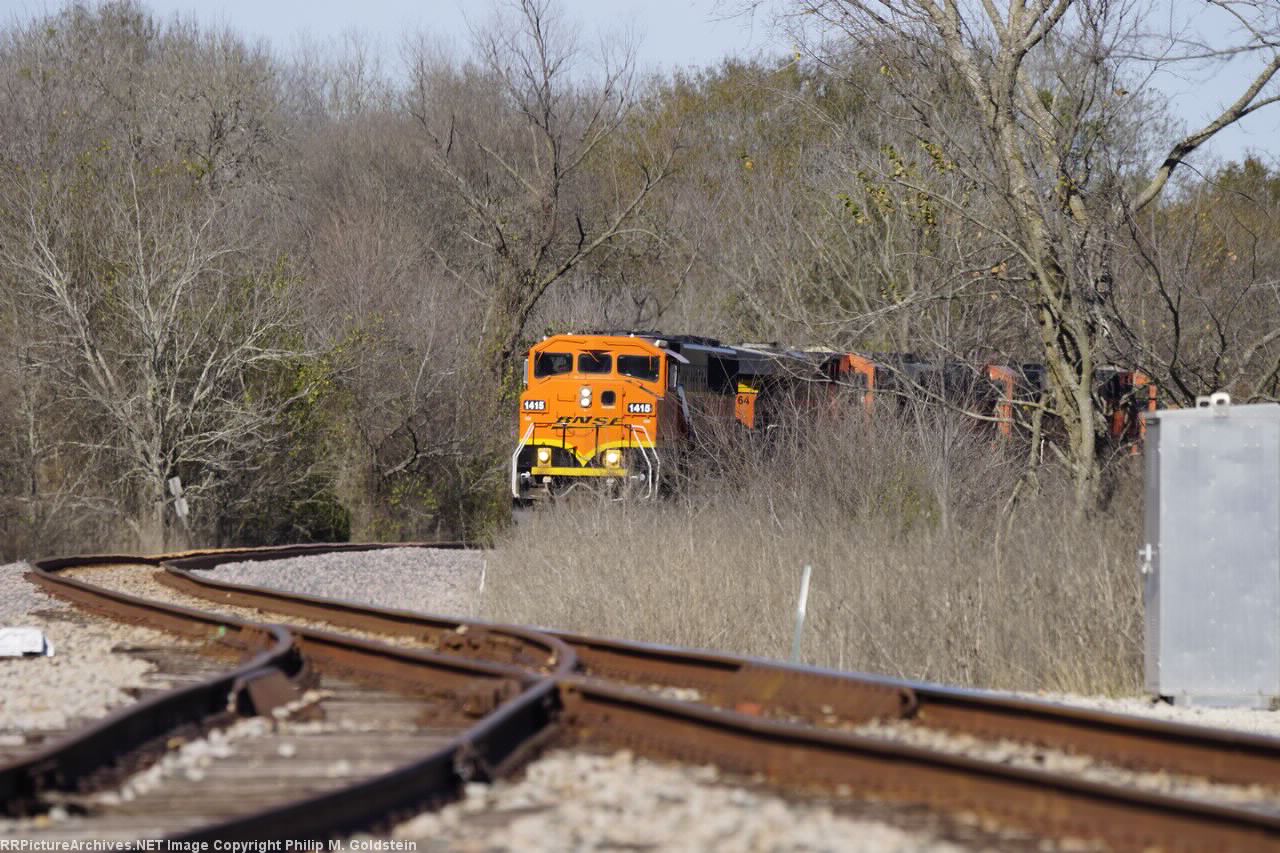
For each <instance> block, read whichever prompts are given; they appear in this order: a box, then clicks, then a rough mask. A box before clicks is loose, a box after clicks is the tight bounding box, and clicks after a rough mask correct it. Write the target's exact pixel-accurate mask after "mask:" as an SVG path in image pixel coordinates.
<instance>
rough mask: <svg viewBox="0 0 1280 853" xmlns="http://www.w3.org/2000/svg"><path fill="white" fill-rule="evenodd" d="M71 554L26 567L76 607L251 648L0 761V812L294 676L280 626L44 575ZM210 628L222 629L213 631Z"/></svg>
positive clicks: (291, 648)
mask: <svg viewBox="0 0 1280 853" xmlns="http://www.w3.org/2000/svg"><path fill="white" fill-rule="evenodd" d="M94 561H95V562H96V563H123V562H131V563H132V562H137V561H138V558H137V557H121V556H107V557H95V558H94ZM77 564H78V561H77V559H76V558H59V559H51V560H44V561H41V562H39V563H37V564H36V565H35V571H34V572H33V573H32V574H33V577H34V578H35V579H36V580H37V582H38V583H39V584H40V585H42V586H45V587H46V588H49V587H50V584H51V583H52V584H53V585H56V586H58V587H59V588H58V590H57V593H58V594H59V595H61V596H62V597H64V598H66V599H68V600H69V601H72V602H74V603H76V604H78V605H80V606H82V607H85V608H89V609H92V610H98V611H110V612H111V613H112V614H113V615H123V616H126V617H130V618H134V619H138V620H141V621H147V622H149V623H151V624H154V625H156V627H161V628H163V629H165V630H169V631H171V632H174V633H178V634H182V635H186V636H196V637H201V638H205V639H212V640H213V641H214V642H215V643H216V644H218V645H220V646H224V647H226V648H227V649H228V650H235V651H237V652H242V653H243V652H255V651H256V654H254V655H253V657H252V658H250V659H249V660H248V661H246V662H244V663H242V664H240V665H239V666H236V667H234V668H232V669H230V670H229V671H227V672H226V673H223V674H221V675H219V676H216V677H214V678H211V679H207V680H205V681H201V682H198V683H195V684H190V685H187V686H184V687H179V688H176V689H173V690H169V691H167V692H164V693H160V694H156V695H154V696H151V697H148V698H146V699H143V700H141V701H140V702H138V703H135V704H134V705H132V706H129V707H126V708H122V709H120V710H117V711H115V712H113V713H110V714H108V715H106V716H105V717H103V718H102V719H100V720H98V721H96V722H94V723H91V724H90V725H88V726H86V727H84V728H82V729H80V730H79V731H77V732H74V733H72V734H70V735H68V736H67V737H65V738H63V739H61V740H59V741H58V742H57V743H55V744H51V745H49V746H46V747H44V748H42V749H40V750H39V751H37V752H35V753H33V754H32V755H29V756H26V757H24V758H22V759H19V760H18V761H14V762H11V763H9V764H7V765H4V766H2V767H0V810H3V811H5V812H8V813H21V812H23V811H24V810H25V809H27V808H28V807H29V806H30V805H31V804H32V803H33V802H35V800H36V799H37V798H38V797H39V795H40V793H41V792H43V791H47V790H53V789H62V790H66V789H69V788H70V787H72V786H74V785H76V784H77V783H78V782H80V781H82V780H84V779H86V778H87V777H88V776H90V775H91V774H93V773H96V772H98V771H101V770H103V769H105V768H108V767H111V766H114V765H116V764H117V763H118V762H119V761H120V760H121V759H122V758H123V757H124V756H126V755H129V754H131V753H135V752H137V751H138V750H140V749H142V748H143V747H145V746H148V745H149V744H151V743H152V742H154V741H155V740H156V739H157V738H162V737H163V736H164V735H165V734H166V733H168V732H171V731H173V730H175V729H177V728H179V727H181V726H185V725H200V724H203V723H205V722H207V721H210V720H213V719H216V718H218V717H219V716H221V715H224V714H226V713H227V712H228V707H229V706H231V707H235V706H240V707H241V710H242V711H252V710H253V704H254V702H253V697H252V696H251V691H255V690H256V686H257V685H260V684H262V683H263V679H270V678H271V677H272V676H274V675H283V676H287V677H290V678H298V677H299V676H300V675H301V674H302V672H303V661H302V658H301V656H300V655H299V654H298V649H297V648H296V646H295V644H294V642H293V637H292V636H291V635H290V634H289V632H288V631H286V630H285V629H283V628H281V627H279V626H273V625H250V624H248V623H245V622H241V621H239V620H229V619H209V618H207V617H206V616H205V615H204V614H201V613H200V612H199V611H195V610H189V609H186V608H175V609H172V610H170V611H169V612H167V613H166V612H163V611H162V610H161V609H160V608H158V607H157V606H156V605H155V603H154V602H148V601H146V600H144V599H140V598H135V597H133V596H129V595H124V594H122V593H117V592H111V591H106V590H97V589H95V588H94V587H92V586H90V585H88V584H84V583H81V582H79V581H76V580H73V579H70V578H56V579H53V575H52V574H51V573H53V572H56V571H58V570H59V569H61V568H65V567H68V566H71V565H77ZM217 629H222V630H221V631H219V630H217Z"/></svg>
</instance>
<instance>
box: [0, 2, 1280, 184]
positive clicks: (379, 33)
mask: <svg viewBox="0 0 1280 853" xmlns="http://www.w3.org/2000/svg"><path fill="white" fill-rule="evenodd" d="M142 2H143V3H144V4H145V5H146V6H147V8H149V9H151V10H153V11H154V12H156V13H157V14H159V15H161V16H165V17H167V16H169V15H171V14H173V13H174V12H181V13H182V14H184V15H191V14H195V16H196V17H197V18H198V19H199V20H201V21H202V22H214V23H226V24H229V25H230V26H231V27H232V28H234V29H236V30H238V31H240V32H242V33H244V34H246V35H249V36H258V37H262V38H266V39H267V40H269V41H270V42H271V44H272V45H273V46H275V47H276V48H277V49H279V50H281V51H282V52H286V53H287V52H289V51H290V50H291V49H292V48H294V47H295V46H296V45H297V44H298V43H299V40H300V38H301V37H302V36H304V35H305V37H306V38H307V39H308V40H310V41H313V42H318V43H320V44H323V43H324V42H326V41H328V40H331V39H335V38H338V37H340V36H342V35H343V34H344V33H347V32H350V31H352V30H356V31H358V32H360V33H361V34H362V35H363V36H364V37H365V38H367V39H370V40H372V41H373V42H374V43H376V44H379V45H381V46H382V47H384V48H385V53H386V56H387V58H388V62H387V65H388V67H389V68H392V67H394V62H395V60H394V59H393V57H394V56H395V55H396V53H397V49H398V45H399V43H400V40H401V37H402V36H403V35H404V34H406V33H410V32H416V31H426V32H430V33H434V34H436V35H437V36H439V37H443V38H444V39H446V40H449V41H452V42H454V43H455V44H456V45H457V46H458V47H459V48H460V49H462V48H465V47H466V45H467V42H468V38H469V34H468V27H467V21H468V18H470V19H471V20H473V21H476V22H483V21H485V20H487V19H488V17H489V16H490V15H491V14H492V11H491V10H492V9H493V8H494V6H493V4H492V3H491V2H489V0H480V2H470V3H467V2H459V0H361V2H356V3H353V2H342V0H218V2H212V0H142ZM1155 2H1156V3H1157V4H1159V3H1161V2H1167V3H1169V4H1170V6H1171V7H1172V9H1173V10H1174V15H1175V17H1176V16H1177V14H1178V13H1182V14H1183V15H1184V16H1185V18H1186V20H1188V21H1190V22H1191V24H1190V26H1191V27H1192V28H1193V30H1195V31H1201V32H1209V33H1212V32H1213V31H1214V29H1216V27H1217V24H1215V22H1214V21H1213V20H1212V19H1211V18H1208V17H1206V16H1205V14H1204V13H1202V12H1200V10H1201V9H1203V8H1204V6H1203V4H1201V3H1198V2H1195V0H1155ZM738 5H739V4H737V3H733V2H730V3H721V4H717V3H716V2H715V0H647V2H646V0H595V2H592V0H560V7H561V9H562V10H563V12H564V13H565V14H566V16H567V18H568V19H569V20H571V21H573V22H575V23H576V25H577V26H578V27H579V29H580V32H581V34H582V36H584V37H585V38H586V40H587V41H592V40H593V39H594V37H595V36H596V35H597V34H602V33H608V32H611V31H618V30H625V29H630V30H632V31H633V32H634V33H635V34H636V35H637V36H638V37H639V39H640V43H639V54H638V55H639V61H640V64H641V67H644V68H651V69H665V70H670V69H672V68H678V67H688V66H703V65H708V64H712V63H715V62H717V61H718V60H720V59H721V58H722V57H725V56H727V55H739V56H751V55H756V54H759V53H762V52H764V53H782V52H789V51H790V48H789V45H788V44H787V42H786V40H785V39H784V38H782V37H780V36H778V35H777V34H776V33H775V32H773V30H772V29H771V26H770V22H769V20H768V17H767V13H764V14H762V15H758V16H757V17H756V18H755V19H754V20H753V19H743V18H729V19H726V18H725V16H724V15H723V8H724V7H725V6H728V7H730V8H733V7H736V6H738ZM60 6H61V2H60V0H52V1H51V0H0V19H9V18H12V17H14V16H17V17H23V18H25V17H29V16H31V15H33V14H37V13H40V12H43V11H46V10H49V9H51V8H53V9H56V8H58V7H60ZM1256 64H1257V62H1256V60H1255V62H1253V63H1252V65H1250V66H1249V67H1246V63H1245V62H1244V61H1240V62H1237V63H1235V65H1236V66H1237V67H1234V68H1229V69H1228V70H1227V71H1226V72H1224V73H1219V74H1217V75H1215V76H1212V77H1209V76H1207V75H1204V74H1200V75H1199V76H1196V75H1194V74H1192V75H1191V76H1184V77H1181V78H1180V77H1175V76H1173V75H1169V74H1164V75H1160V76H1158V77H1157V78H1156V79H1155V80H1154V82H1155V83H1156V84H1157V85H1158V86H1159V87H1160V88H1161V89H1162V90H1163V91H1165V92H1166V93H1167V94H1168V95H1169V96H1170V97H1171V98H1172V99H1173V104H1174V107H1175V110H1176V112H1177V113H1178V114H1179V116H1180V117H1181V119H1182V120H1183V121H1185V122H1186V123H1187V124H1188V126H1189V127H1190V126H1194V127H1197V128H1198V127H1199V126H1201V125H1203V124H1204V123H1205V122H1206V121H1207V120H1208V119H1209V118H1210V117H1211V116H1212V115H1214V114H1216V113H1215V111H1216V110H1220V109H1221V107H1222V105H1223V103H1225V102H1226V101H1228V100H1230V99H1231V98H1234V97H1235V96H1236V95H1237V94H1238V93H1239V92H1240V91H1242V89H1243V87H1244V85H1245V84H1246V82H1247V80H1246V78H1247V76H1248V75H1249V73H1250V72H1251V71H1252V67H1253V66H1254V65H1256ZM1272 86H1273V88H1277V89H1280V85H1278V81H1273V83H1272ZM1246 151H1252V152H1254V153H1256V154H1259V155H1261V156H1262V157H1263V159H1265V160H1267V161H1268V162H1271V163H1276V162H1280V104H1276V105H1274V106H1272V107H1271V108H1269V109H1267V110H1263V111H1261V112H1260V113H1259V114H1257V115H1255V116H1252V117H1250V118H1249V119H1246V120H1245V121H1244V122H1243V123H1242V124H1241V125H1239V126H1237V127H1234V128H1229V129H1228V130H1227V131H1224V132H1223V133H1221V134H1219V136H1218V137H1216V138H1215V140H1214V141H1213V142H1212V143H1211V147H1210V148H1209V151H1208V152H1207V153H1209V154H1210V155H1212V156H1216V157H1220V158H1223V159H1240V158H1242V157H1243V156H1244V154H1245V152H1246Z"/></svg>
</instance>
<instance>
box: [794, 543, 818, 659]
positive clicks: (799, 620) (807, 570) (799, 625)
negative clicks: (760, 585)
mask: <svg viewBox="0 0 1280 853" xmlns="http://www.w3.org/2000/svg"><path fill="white" fill-rule="evenodd" d="M812 573H813V566H809V565H806V566H805V567H804V574H803V575H801V576H800V600H799V601H798V602H796V633H795V636H794V637H793V638H792V639H791V662H792V663H799V662H800V638H801V636H802V635H803V634H804V612H805V609H806V608H807V607H808V606H809V576H810V575H811V574H812Z"/></svg>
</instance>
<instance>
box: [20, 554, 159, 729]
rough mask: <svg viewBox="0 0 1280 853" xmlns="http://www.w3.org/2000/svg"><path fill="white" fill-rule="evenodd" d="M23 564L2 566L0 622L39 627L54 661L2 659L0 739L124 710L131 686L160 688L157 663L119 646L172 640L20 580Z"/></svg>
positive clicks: (55, 727) (46, 659)
mask: <svg viewBox="0 0 1280 853" xmlns="http://www.w3.org/2000/svg"><path fill="white" fill-rule="evenodd" d="M27 571H30V566H28V565H27V564H26V563H9V564H7V565H4V566H0V590H3V594H2V595H0V625H8V626H17V625H29V626H32V627H36V628H39V629H40V630H42V631H44V632H45V635H46V636H47V637H48V638H49V640H50V641H51V642H52V643H53V646H54V652H55V653H54V655H53V657H28V658H0V738H4V739H5V741H4V742H5V743H9V744H11V745H16V744H17V743H18V741H19V740H20V739H22V738H24V733H26V734H30V733H33V732H40V731H57V730H61V729H65V728H67V727H69V726H72V725H76V724H79V723H81V722H84V721H87V720H89V719H93V718H95V717H100V716H102V715H103V714H104V713H106V712H107V711H109V710H111V709H114V708H118V707H120V706H122V705H126V704H128V703H130V702H132V701H133V698H132V697H131V696H130V695H129V694H128V693H126V692H125V690H126V689H128V688H131V687H166V686H168V683H167V682H165V681H163V680H161V679H155V678H150V677H148V675H149V674H150V673H152V672H154V670H155V666H154V665H153V664H151V663H149V662H147V661H144V660H140V659H138V658H135V657H131V656H129V655H127V654H120V653H116V652H113V651H112V649H114V648H116V647H117V646H146V645H151V646H156V645H166V644H169V643H172V642H173V638H172V637H170V636H169V635H167V634H162V633H159V632H156V631H151V630H147V629H144V628H138V627H136V626H128V625H122V624H119V623H116V622H112V621H109V620H105V619H98V618H94V617H90V616H87V615H85V614H83V613H82V612H80V611H77V610H75V609H74V608H72V607H71V606H70V605H68V604H66V603H65V602H62V601H59V600H57V599H54V598H51V597H50V596H48V595H46V594H45V593H43V592H42V591H40V590H39V589H37V588H36V587H35V586H34V585H32V584H31V583H29V582H28V581H27V580H26V579H25V578H23V573H24V572H27Z"/></svg>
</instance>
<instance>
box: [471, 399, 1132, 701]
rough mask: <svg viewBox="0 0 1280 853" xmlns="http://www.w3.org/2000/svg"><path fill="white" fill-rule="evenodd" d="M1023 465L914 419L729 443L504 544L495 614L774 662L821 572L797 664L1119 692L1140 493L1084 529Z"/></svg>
mask: <svg viewBox="0 0 1280 853" xmlns="http://www.w3.org/2000/svg"><path fill="white" fill-rule="evenodd" d="M1025 456H1026V452H1025V448H1023V449H1019V448H1011V447H1006V446H1004V445H1001V444H1000V443H999V442H996V441H993V439H992V438H991V437H990V435H989V434H987V433H985V432H983V431H981V430H975V429H973V428H972V427H971V426H969V425H966V424H965V423H964V422H963V420H961V419H959V418H953V417H950V416H945V415H942V416H939V415H936V414H935V415H931V416H927V417H926V416H925V415H924V414H921V415H920V416H919V417H916V416H915V415H913V414H912V413H911V412H906V413H903V414H901V415H898V416H894V417H893V418H887V419H883V420H880V421H878V422H874V423H867V422H865V421H864V420H863V419H861V418H852V419H846V420H844V421H839V420H832V421H830V422H827V423H824V424H822V425H821V426H820V427H819V428H816V429H803V430H802V429H788V428H786V427H782V428H779V429H777V430H774V431H773V434H772V435H771V436H770V437H769V438H768V440H764V441H762V440H760V439H759V437H756V438H754V439H753V440H751V441H746V442H739V443H734V442H728V443H722V444H721V445H720V448H719V455H718V463H719V464H718V465H716V466H715V470H711V471H703V472H700V473H699V474H697V475H696V476H694V477H692V478H691V480H690V481H689V482H688V483H687V486H686V489H685V490H684V492H683V493H682V494H681V495H680V496H678V497H676V498H674V499H671V500H668V501H665V502H658V503H649V504H635V503H631V504H628V503H612V502H608V501H603V500H583V499H578V500H574V501H571V502H567V503H565V504H563V505H559V506H554V507H549V508H547V509H545V510H544V511H540V512H537V513H535V514H533V517H532V518H530V519H528V520H527V521H525V522H522V523H521V524H519V525H518V526H516V527H515V528H513V529H512V530H510V531H509V532H508V534H507V535H506V536H505V537H504V538H503V539H501V540H500V541H499V543H498V545H497V548H496V550H495V552H494V553H493V555H492V557H491V558H490V563H489V566H490V568H489V588H488V592H487V597H486V600H485V602H484V605H483V606H484V609H485V611H486V615H487V616H489V617H491V618H495V619H502V620H509V621H514V622H522V623H534V624H541V625H546V626H549V627H556V628H561V629H566V630H577V631H585V632H591V633H597V634H603V635H608V636H615V637H624V638H630V639H635V640H642V641H648V642H656V643H668V644H675V645H681V646H693V647H700V648H708V649H719V650H726V651H733V652H740V653H746V654H752V655H759V656H764V657H772V658H781V657H785V656H786V655H788V654H789V649H790V644H791V637H792V630H793V617H794V609H795V603H796V596H797V593H798V586H799V579H800V575H801V571H802V567H803V566H804V565H805V564H809V565H812V566H813V580H812V586H811V593H810V598H809V616H808V620H807V622H806V627H805V634H804V643H803V649H802V661H803V662H804V663H808V664H814V665H819V666H828V667H835V668H839V669H844V670H858V671H867V672H875V673H884V674H888V675H894V676H901V677H905V678H911V679H928V680H935V681H943V682H948V683H955V684H963V685H972V686H980V687H995V688H1007V689H1023V690H1035V689H1047V690H1069V691H1077V692H1103V693H1123V692H1130V691H1133V690H1135V689H1137V687H1138V685H1139V679H1140V669H1139V667H1140V650H1141V615H1140V609H1139V604H1140V592H1139V586H1138V580H1137V573H1136V570H1135V567H1134V565H1133V560H1132V559H1131V558H1130V555H1131V554H1132V552H1133V548H1134V542H1135V541H1136V539H1135V537H1136V536H1137V530H1138V525H1139V517H1138V516H1139V512H1140V509H1139V506H1138V502H1137V501H1136V499H1135V496H1136V495H1137V494H1138V493H1139V492H1140V489H1138V488H1137V487H1136V485H1137V484H1135V483H1133V482H1131V481H1128V479H1127V478H1130V477H1133V476H1138V475H1137V474H1136V469H1135V471H1134V472H1121V474H1120V480H1119V482H1118V487H1117V489H1116V496H1115V497H1114V498H1113V501H1112V504H1111V507H1110V509H1109V510H1108V511H1107V512H1105V513H1098V514H1096V515H1095V516H1094V517H1091V518H1077V517H1074V516H1073V515H1072V514H1071V512H1070V511H1069V509H1068V508H1069V506H1070V497H1069V495H1068V494H1066V489H1062V490H1061V491H1062V492H1063V493H1062V494H1061V495H1059V494H1058V491H1059V489H1058V488H1057V484H1055V483H1054V482H1052V481H1051V480H1050V481H1048V482H1046V481H1045V479H1046V478H1043V477H1042V482H1041V483H1040V484H1039V488H1038V489H1037V490H1035V491H1034V493H1031V496H1030V497H1025V498H1024V499H1023V500H1021V501H1019V502H1013V501H1011V500H1010V496H1011V495H1012V494H1013V488H1014V484H1015V482H1016V480H1017V478H1018V476H1019V475H1020V473H1021V470H1020V466H1021V464H1022V460H1023V459H1024V458H1025Z"/></svg>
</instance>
